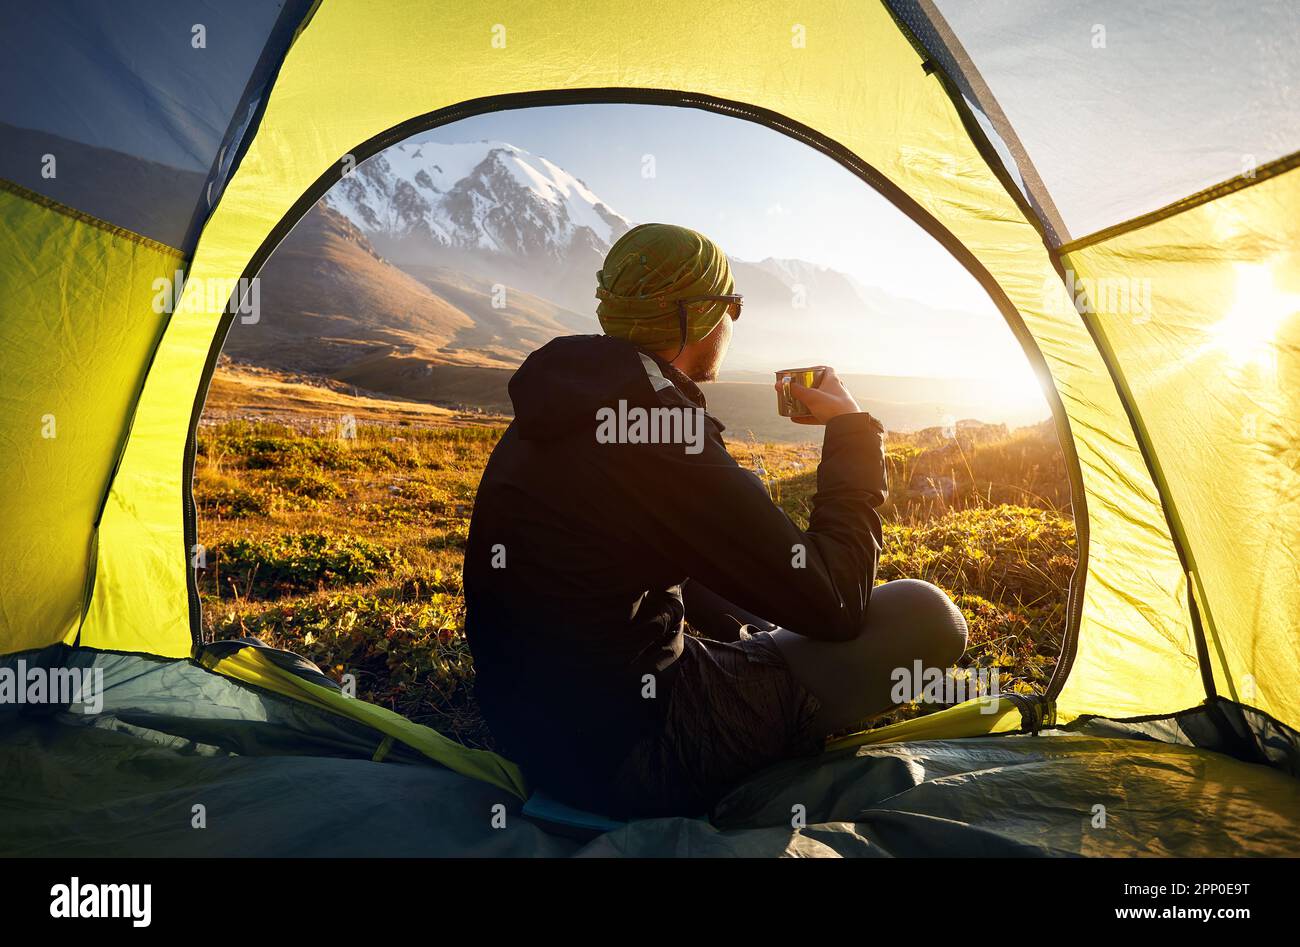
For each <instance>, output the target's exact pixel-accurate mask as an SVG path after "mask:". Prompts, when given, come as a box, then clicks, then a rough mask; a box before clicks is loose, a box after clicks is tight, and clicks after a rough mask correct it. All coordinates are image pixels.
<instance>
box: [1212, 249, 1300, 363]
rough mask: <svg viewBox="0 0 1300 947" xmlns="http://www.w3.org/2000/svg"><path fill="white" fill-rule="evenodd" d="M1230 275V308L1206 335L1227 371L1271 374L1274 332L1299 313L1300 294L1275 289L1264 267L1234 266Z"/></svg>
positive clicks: (1268, 268) (1270, 272)
mask: <svg viewBox="0 0 1300 947" xmlns="http://www.w3.org/2000/svg"><path fill="white" fill-rule="evenodd" d="M1233 272H1234V275H1235V276H1236V287H1235V289H1234V292H1233V299H1232V306H1231V307H1230V308H1229V309H1228V311H1227V312H1225V313H1224V314H1223V318H1222V319H1220V320H1219V321H1218V322H1216V323H1214V324H1213V325H1211V326H1210V327H1209V329H1208V332H1209V335H1210V337H1211V339H1212V340H1213V342H1214V346H1215V348H1216V349H1217V350H1218V351H1219V352H1221V353H1222V354H1223V355H1224V356H1225V357H1226V359H1227V361H1228V364H1229V365H1230V366H1231V367H1233V368H1235V369H1248V368H1255V369H1257V370H1259V371H1260V372H1263V373H1265V374H1271V373H1272V372H1274V371H1275V370H1276V366H1277V346H1276V339H1277V332H1278V329H1279V328H1280V327H1281V326H1282V323H1283V322H1284V321H1285V320H1286V319H1287V318H1288V317H1289V316H1291V315H1293V314H1294V313H1296V312H1297V311H1300V293H1284V292H1282V291H1281V290H1280V289H1278V287H1277V284H1276V281H1275V279H1274V270H1273V267H1272V266H1270V265H1268V264H1259V263H1235V264H1233Z"/></svg>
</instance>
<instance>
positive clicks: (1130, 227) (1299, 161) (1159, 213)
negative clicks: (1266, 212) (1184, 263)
mask: <svg viewBox="0 0 1300 947" xmlns="http://www.w3.org/2000/svg"><path fill="white" fill-rule="evenodd" d="M1297 167H1300V151H1295V152H1292V153H1291V154H1289V155H1284V156H1283V157H1281V158H1277V159H1275V160H1273V161H1270V162H1269V163H1268V164H1265V165H1264V166H1262V167H1260V168H1257V169H1256V171H1255V174H1254V176H1253V177H1249V178H1248V177H1245V176H1244V175H1240V174H1239V175H1236V176H1235V177H1232V178H1229V179H1228V180H1226V181H1220V182H1219V183H1218V184H1214V185H1211V186H1210V187H1207V188H1205V189H1204V190H1200V191H1197V192H1195V193H1194V194H1189V195H1188V196H1187V197H1184V198H1180V199H1179V200H1176V201H1174V202H1173V203H1172V204H1166V205H1165V206H1164V207H1161V208H1158V209H1156V210H1153V211H1151V212H1150V213H1147V214H1142V215H1141V216H1138V217H1134V218H1132V219H1130V220H1125V221H1122V222H1120V223H1118V224H1113V225H1111V226H1110V227H1106V228H1105V229H1103V230H1098V231H1096V232H1095V233H1090V234H1088V235H1087V236H1084V237H1079V238H1078V239H1077V240H1071V241H1070V242H1069V243H1063V244H1061V246H1060V247H1058V248H1057V252H1058V253H1060V254H1062V255H1065V254H1069V253H1074V252H1075V251H1077V250H1082V249H1084V248H1085V247H1090V246H1093V245H1094V244H1098V243H1105V242H1106V241H1107V240H1110V239H1111V238H1113V237H1118V236H1121V235H1123V234H1126V233H1132V232H1133V231H1134V230H1141V229H1142V228H1144V227H1149V226H1151V225H1152V224H1158V223H1160V222H1161V221H1162V220H1168V219H1169V218H1170V217H1177V216H1178V215H1179V214H1181V213H1183V212H1184V211H1188V210H1192V209H1194V208H1197V207H1200V206H1201V205H1202V204H1210V203H1213V202H1214V201H1217V200H1218V199H1219V198H1221V197H1227V196H1228V195H1229V194H1235V193H1237V192H1238V191H1244V190H1246V189H1247V188H1251V187H1254V186H1255V185H1256V184H1263V183H1264V182H1265V181H1268V180H1271V179H1272V178H1275V177H1279V176H1280V175H1283V174H1285V173H1286V172H1288V171H1292V170H1294V169H1295V168H1297Z"/></svg>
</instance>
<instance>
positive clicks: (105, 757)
mask: <svg viewBox="0 0 1300 947" xmlns="http://www.w3.org/2000/svg"><path fill="white" fill-rule="evenodd" d="M2 16H3V17H4V20H5V22H4V28H3V29H2V30H0V47H2V49H3V53H4V55H3V56H0V74H2V75H3V81H2V82H0V90H2V91H0V134H2V135H3V138H4V147H3V148H0V219H2V220H3V227H0V290H2V291H0V300H2V302H0V306H3V315H2V316H0V366H2V368H0V408H2V413H0V483H3V488H2V492H0V522H2V523H4V535H5V542H4V543H3V544H0V653H2V654H3V655H4V657H3V658H0V811H3V817H2V818H0V851H4V852H8V853H22V854H48V853H58V854H73V853H98V854H107V853H113V854H161V853H174V854H183V853H207V854H213V853H244V854H257V853H275V854H294V853H339V854H342V853H362V852H369V853H388V854H395V853H415V852H419V853H442V854H570V853H574V852H581V853H588V854H589V853H597V854H614V853H621V854H694V853H745V854H776V853H789V854H849V853H854V854H893V853H918V852H919V853H924V852H936V851H937V852H948V853H953V852H962V853H972V854H978V853H985V854H987V853H1000V854H1007V853H1017V854H1021V853H1049V854H1118V853H1133V852H1139V853H1159V854H1175V855H1186V854H1281V853H1289V854H1297V853H1300V782H1297V780H1296V777H1297V776H1300V733H1298V731H1297V728H1300V689H1297V688H1296V687H1295V682H1296V680H1297V678H1298V677H1300V635H1298V634H1297V626H1296V619H1295V617H1294V616H1295V615H1296V614H1297V613H1300V560H1298V557H1297V552H1296V550H1297V549H1300V505H1298V503H1297V499H1298V496H1300V467H1298V466H1297V465H1298V464H1300V459H1298V457H1300V455H1298V453H1297V444H1298V443H1300V442H1298V441H1297V438H1296V425H1297V423H1300V377H1298V375H1300V171H1297V170H1296V169H1297V165H1300V152H1297V151H1296V150H1295V149H1296V147H1297V144H1298V143H1300V111H1298V110H1296V109H1295V108H1294V103H1293V101H1291V100H1290V98H1289V96H1288V93H1289V92H1291V91H1292V90H1294V88H1295V87H1296V85H1297V82H1298V81H1300V66H1298V65H1297V62H1296V59H1295V57H1294V55H1293V47H1294V42H1295V40H1296V39H1297V38H1298V37H1300V13H1298V12H1297V9H1296V7H1295V5H1294V4H1292V3H1290V2H1289V0H1260V2H1259V3H1257V4H1254V5H1252V7H1251V9H1250V10H1249V12H1248V13H1247V12H1237V11H1232V10H1218V9H1216V7H1215V5H1214V4H1213V3H1210V2H1206V0H1197V2H1189V3H1184V4H1178V5H1176V6H1173V5H1167V6H1165V7H1164V8H1163V9H1160V10H1159V11H1158V12H1155V11H1153V10H1152V9H1150V8H1146V7H1143V6H1142V5H1132V4H1128V3H1125V2H1123V0H1094V2H1090V3H1089V4H1079V5H1073V6H1071V7H1069V8H1068V9H1067V8H1065V7H1063V6H1062V5H1059V4H1052V3H1049V2H1046V0H1015V2H1012V0H1004V2H983V3H980V4H964V3H961V2H959V0H884V2H880V0H852V2H850V0H824V2H819V3H815V4H802V5H799V6H798V8H797V9H796V8H793V7H790V8H787V7H786V6H784V5H782V4H767V3H748V2H746V3H741V2H738V0H722V2H717V3H710V4H697V3H693V2H688V0H658V2H656V3H654V4H650V5H645V4H624V3H619V2H608V3H593V2H588V0H556V2H554V3H547V4H535V3H528V2H518V0H500V2H497V3H493V4H490V5H484V4H476V3H456V4H430V3H427V2H419V0H366V2H362V0H316V2H315V3H307V2H305V0H278V2H266V0H264V2H251V0H249V2H228V3H222V4H208V3H205V2H201V0H186V2H176V3H169V4H155V3H149V2H145V0H123V2H119V3H114V4H102V3H95V2H92V0H63V2H60V3H54V4H43V5H31V6H28V7H26V8H25V9H22V10H21V12H20V11H19V9H18V8H16V7H15V6H13V5H9V6H6V8H5V10H4V13H3V14H2ZM592 102H625V103H653V104H662V105H670V106H679V107H687V108H697V109H707V110H711V111H715V112H720V113H723V114H726V115H731V116H737V117H740V118H743V119H746V120H749V121H753V122H758V123H761V124H763V125H765V126H768V127H770V128H772V129H774V130H776V131H779V132H781V133H784V134H786V135H790V136H793V137H795V138H797V139H799V140H800V141H803V142H805V143H807V144H808V145H809V146H810V147H813V148H817V149H819V150H821V151H823V152H824V153H826V154H827V155H829V156H831V157H832V158H834V159H835V160H836V161H838V162H840V163H841V164H842V165H843V166H845V167H846V168H848V169H850V170H851V171H853V172H854V173H855V174H857V175H858V176H859V177H860V178H861V179H862V181H863V182H864V184H865V185H866V186H870V187H872V188H875V189H876V190H877V191H878V192H879V193H880V194H882V195H883V196H885V197H886V198H887V199H889V200H890V201H891V202H893V204H894V205H895V206H896V207H898V208H899V209H900V210H901V211H903V212H904V213H906V214H908V215H909V216H910V217H911V218H912V219H913V220H914V221H915V222H916V223H917V224H918V225H919V226H921V227H923V228H924V229H925V230H926V231H928V232H929V233H930V234H931V235H932V236H933V237H934V238H935V239H936V240H938V241H939V242H940V243H941V244H942V245H943V246H944V247H945V248H947V249H948V250H949V251H950V252H951V253H952V254H953V255H954V256H955V257H956V259H958V260H959V261H960V262H961V263H962V264H963V265H964V266H965V268H966V269H967V270H968V271H969V272H970V273H971V274H972V275H973V276H974V277H975V278H976V279H977V280H978V281H979V283H980V284H981V285H982V286H983V287H984V289H985V290H986V291H987V292H988V294H989V296H990V297H991V298H992V300H993V301H994V302H995V303H996V304H997V306H998V308H999V309H1000V311H1001V312H1002V313H1003V315H1004V316H1005V317H1006V319H1007V322H1008V324H1009V325H1010V326H1011V328H1012V330H1013V331H1014V333H1015V334H1016V336H1017V338H1018V339H1019V341H1020V342H1021V344H1022V346H1023V348H1024V350H1025V353H1026V356H1027V357H1028V358H1029V359H1030V361H1031V362H1032V364H1033V365H1034V366H1035V367H1036V369H1037V370H1038V371H1039V373H1040V375H1041V377H1042V378H1043V380H1044V382H1045V385H1046V387H1047V388H1048V389H1049V391H1050V396H1051V402H1052V407H1053V411H1054V414H1055V419H1056V423H1057V425H1058V428H1059V433H1060V438H1061V443H1062V445H1063V448H1064V451H1065V455H1066V460H1067V464H1068V466H1069V468H1070V471H1071V480H1072V487H1073V502H1074V510H1075V515H1076V520H1077V528H1078V534H1079V549H1080V561H1079V567H1078V571H1077V574H1076V575H1075V577H1074V580H1073V583H1072V586H1071V590H1070V600H1069V622H1068V633H1067V636H1066V641H1065V642H1064V647H1063V652H1062V658H1061V660H1060V662H1059V666H1058V667H1057V670H1056V672H1055V675H1054V676H1053V678H1052V680H1051V682H1050V684H1049V686H1048V687H1047V688H1046V689H1045V692H1044V693H1043V694H1041V695H1037V696H1035V697H1022V696H1008V695H1004V696H1001V697H990V698H984V699H982V700H980V701H976V702H973V703H968V704H963V705H958V706H956V707H953V708H950V709H948V710H946V711H942V712H939V713H937V714H934V715H931V716H929V717H924V718H920V719H918V720H914V721H908V722H905V723H902V724H898V725H895V726H893V727H890V728H885V729H883V730H877V731H873V732H871V733H867V734H860V735H858V736H856V737H850V738H847V739H845V740H841V741H839V742H838V743H837V744H834V745H832V746H831V747H830V748H828V752H827V754H826V755H825V756H824V757H823V758H821V759H819V760H817V761H814V762H813V763H808V762H806V761H804V762H794V763H790V764H783V765H782V766H778V767H775V768H773V769H772V770H770V771H766V772H764V773H762V774H759V775H758V776H757V777H755V779H754V780H752V781H750V782H749V783H747V784H745V785H743V786H740V787H737V788H736V790H735V791H734V792H733V793H732V794H731V795H729V796H728V797H727V798H726V799H725V800H723V802H722V803H721V804H720V805H719V806H718V808H717V810H716V811H714V812H713V813H710V814H709V817H708V818H686V817H683V818H680V819H663V820H651V821H646V822H637V823H632V824H629V825H625V826H618V827H610V828H609V830H608V831H605V832H603V833H599V834H595V835H594V836H592V837H588V838H585V839H583V840H575V839H572V838H568V837H565V836H564V835H562V834H558V833H556V832H554V831H551V830H549V829H548V828H547V827H546V826H544V825H543V824H542V823H541V822H539V821H537V820H533V819H530V818H529V817H528V816H526V815H525V814H524V813H523V812H522V809H521V806H522V802H523V799H524V798H525V797H526V796H527V794H528V789H527V787H526V786H525V785H524V784H523V781H522V778H521V776H520V773H519V771H518V770H517V768H516V767H514V766H513V764H511V763H510V762H509V761H507V760H504V759H502V758H500V757H499V756H496V755H494V754H491V753H487V752H483V751H475V750H470V749H467V748H465V747H463V746H460V745H459V744H456V743H454V742H453V741H451V740H448V739H446V738H444V737H442V736H440V735H439V734H437V733H435V732H433V731H431V730H428V729H426V728H424V727H420V726H417V725H415V724H413V723H411V722H410V721H407V720H405V719H403V718H401V717H399V716H396V715H394V714H392V713H390V712H388V711H386V710H384V709H382V708H379V707H375V706H371V705H368V704H365V703H364V702H361V701H357V700H353V699H349V698H347V697H345V696H343V695H342V694H341V693H340V691H339V689H338V687H337V686H336V685H334V684H333V682H331V681H330V680H328V679H327V678H325V677H324V676H323V675H321V674H320V673H319V672H318V671H317V670H316V669H315V668H314V667H312V666H310V665H309V664H308V663H307V662H304V661H302V660H301V659H297V658H295V657H294V656H293V655H289V654H286V653H283V652H278V651H274V650H272V649H269V648H266V647H262V646H259V645H258V644H256V643H254V642H248V641H241V642H218V643H212V642H205V641H204V640H203V637H202V634H201V622H200V616H199V602H198V597H197V592H196V585H195V579H194V570H193V568H192V565H193V564H192V557H193V554H194V553H193V551H194V550H195V549H196V546H197V544H198V542H199V537H198V536H196V522H195V511H194V504H193V502H192V498H191V494H190V488H191V476H192V470H193V459H194V444H195V427H196V424H197V422H198V418H199V415H200V413H201V411H202V408H203V403H204V395H205V390H206V386H207V383H208V380H209V378H210V376H211V374H212V371H213V367H214V364H215V361H216V358H217V355H218V353H219V351H220V348H221V344H222V341H223V338H224V336H225V334H226V331H227V329H228V328H229V326H230V324H231V322H232V320H233V319H234V318H235V317H236V313H237V311H238V305H239V285H240V284H239V280H240V279H241V278H249V277H252V276H255V275H256V274H257V272H258V270H259V268H260V267H261V265H262V264H263V263H264V262H265V261H266V259H267V257H268V256H269V254H270V253H271V252H272V251H273V250H274V249H275V247H276V245H277V244H278V243H279V241H280V240H281V239H282V238H283V237H284V236H285V234H286V233H287V232H288V231H289V229H290V228H292V226H293V225H294V223H295V222H296V221H297V220H298V219H299V218H300V217H301V216H302V215H303V214H304V213H305V212H306V211H307V210H308V209H309V208H310V207H311V206H312V205H313V203H314V202H315V201H316V200H317V199H318V198H320V197H321V196H322V195H323V194H324V193H325V191H326V190H327V189H328V188H329V187H330V186H331V185H332V184H333V183H334V182H336V181H337V180H338V179H339V177H340V176H341V174H342V173H343V172H344V171H345V169H347V168H348V167H350V166H352V165H354V164H355V163H356V162H359V161H361V160H364V159H365V158H366V157H368V156H370V155H373V154H375V153H377V152H379V151H380V150H382V149H383V148H385V147H386V146H388V145H390V144H393V143H395V142H397V141H400V140H401V139H403V138H404V137H406V136H408V135H410V134H412V133H414V132H417V131H421V130H425V129H429V128H432V127H434V126H437V125H441V124H445V123H449V122H454V121H456V120H457V119H460V118H464V117H466V116H471V115H475V114H478V113H482V112H486V111H489V110H501V109H513V108H521V107H525V106H535V105H563V104H569V103H592ZM177 271H184V283H183V289H181V291H180V292H179V297H178V299H177V300H176V301H175V304H174V305H172V306H168V307H162V308H163V311H161V312H160V311H159V308H160V307H158V306H157V305H155V297H156V289H155V281H156V280H158V279H160V278H167V279H170V278H172V277H173V274H175V273H177ZM83 672H84V673H85V674H93V675H98V677H97V678H95V679H96V680H100V681H102V687H100V688H99V689H98V691H97V693H99V695H100V698H101V699H102V706H96V707H93V708H91V707H89V706H88V704H87V701H86V700H85V699H84V698H85V696H86V695H85V694H84V693H82V694H80V699H79V696H78V695H77V694H76V693H72V694H67V693H62V694H61V696H59V697H49V698H48V699H44V700H43V701H42V700H35V699H33V700H30V701H28V702H26V703H20V702H19V699H20V697H21V695H22V694H23V693H26V694H27V695H28V696H31V687H33V686H35V685H34V684H33V682H35V681H42V682H44V684H45V685H46V686H47V687H48V694H50V695H54V694H59V693H60V692H59V691H58V688H59V687H60V686H64V687H65V689H66V684H67V681H69V680H72V681H75V680H77V678H76V677H74V676H73V675H75V674H82V673H83ZM82 679H83V680H84V679H87V678H82ZM6 681H8V682H9V685H8V686H9V689H8V690H7V691H6V690H5V689H4V688H5V682H6ZM24 687H27V688H28V689H27V690H26V691H24ZM15 688H16V690H15ZM16 693H17V694H18V695H19V696H18V697H16V696H15V694H16ZM91 710H96V711H98V712H90V711H91ZM196 806H200V807H204V812H206V819H207V822H208V825H209V826H210V827H209V828H208V829H207V830H206V831H202V832H200V831H196V830H195V829H194V828H193V825H192V823H193V821H194V820H195V819H197V818H199V816H198V815H196V814H195V813H196V812H197V811H198V810H196V808H195V807H196ZM796 810H797V811H799V812H803V813H804V814H805V816H806V818H802V819H801V818H792V816H791V813H792V812H793V811H796ZM588 835H589V836H590V835H591V833H588Z"/></svg>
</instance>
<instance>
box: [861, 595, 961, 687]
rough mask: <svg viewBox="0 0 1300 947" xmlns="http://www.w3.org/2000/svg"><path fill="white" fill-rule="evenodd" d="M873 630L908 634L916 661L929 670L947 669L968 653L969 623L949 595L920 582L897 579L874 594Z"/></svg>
mask: <svg viewBox="0 0 1300 947" xmlns="http://www.w3.org/2000/svg"><path fill="white" fill-rule="evenodd" d="M867 616H868V617H867V621H868V624H869V625H871V626H875V625H876V624H877V623H878V622H880V623H882V624H884V625H887V626H889V628H890V629H891V633H896V634H905V635H906V636H907V638H908V643H909V645H911V650H912V651H913V655H914V659H920V661H921V662H922V664H924V665H925V666H926V667H938V668H945V667H950V666H952V665H954V664H956V663H957V661H958V660H959V659H960V658H961V656H962V655H963V654H964V653H965V651H966V637H967V628H966V619H965V617H964V616H963V615H962V613H961V610H960V609H959V608H957V606H956V605H955V604H954V603H953V601H952V599H950V598H949V597H948V595H947V593H946V592H944V591H943V589H941V588H939V587H938V586H937V585H932V584H930V583H929V582H924V581H922V580H920V579H895V580H893V581H892V582H886V583H885V584H884V585H878V586H876V588H874V589H873V590H872V592H871V604H870V606H869V607H868V609H867Z"/></svg>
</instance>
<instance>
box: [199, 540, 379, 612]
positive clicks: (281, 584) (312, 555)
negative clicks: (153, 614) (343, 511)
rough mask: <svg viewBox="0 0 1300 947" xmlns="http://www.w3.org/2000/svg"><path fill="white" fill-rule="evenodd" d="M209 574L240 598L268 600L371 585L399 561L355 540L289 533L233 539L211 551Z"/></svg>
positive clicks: (369, 543) (368, 542)
mask: <svg viewBox="0 0 1300 947" xmlns="http://www.w3.org/2000/svg"><path fill="white" fill-rule="evenodd" d="M214 552H215V556H216V565H215V568H214V569H212V570H211V571H212V574H213V575H214V576H215V575H218V574H219V575H220V577H221V584H222V585H223V587H225V588H229V589H233V590H234V591H235V592H237V593H238V594H240V595H244V596H249V597H270V596H275V595H280V594H284V593H286V592H294V591H308V590H312V589H320V588H330V587H337V586H341V585H353V584H356V583H360V582H371V581H373V580H374V579H376V578H377V577H378V576H380V575H381V574H383V573H386V572H391V571H392V570H393V569H394V568H396V567H397V566H398V565H399V564H400V563H401V558H400V557H399V556H398V555H397V554H396V553H395V552H393V551H392V550H391V549H388V548H387V547H385V546H380V545H378V544H377V543H373V542H370V541H369V540H366V539H360V538H357V537H354V536H327V535H325V534H324V533H290V534H286V535H283V536H279V537H277V538H275V539H270V540H261V539H235V540H232V541H229V542H223V543H222V544H221V545H220V546H218V547H217V548H216V550H214Z"/></svg>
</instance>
